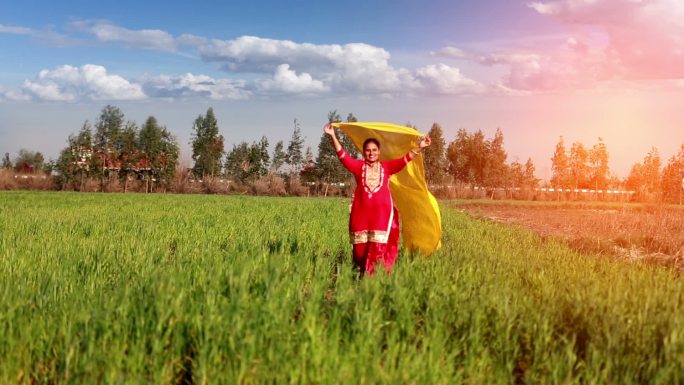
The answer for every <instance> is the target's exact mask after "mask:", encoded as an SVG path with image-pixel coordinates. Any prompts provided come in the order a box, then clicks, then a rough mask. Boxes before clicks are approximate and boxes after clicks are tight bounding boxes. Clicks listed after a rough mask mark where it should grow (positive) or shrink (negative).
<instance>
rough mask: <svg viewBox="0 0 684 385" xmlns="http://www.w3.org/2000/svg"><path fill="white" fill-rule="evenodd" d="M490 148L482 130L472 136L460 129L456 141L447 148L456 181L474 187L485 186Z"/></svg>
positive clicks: (452, 173) (450, 169)
mask: <svg viewBox="0 0 684 385" xmlns="http://www.w3.org/2000/svg"><path fill="white" fill-rule="evenodd" d="M488 147H489V144H488V143H487V141H486V140H485V136H484V134H483V133H482V130H477V131H476V132H475V133H474V134H472V135H471V134H468V132H466V131H465V130H464V129H459V130H458V132H457V133H456V139H454V141H453V142H451V143H449V146H448V147H447V158H448V160H449V171H450V173H451V175H452V176H453V177H454V180H455V181H458V182H462V183H466V184H470V185H472V186H484V185H485V182H486V181H485V175H486V172H487V170H486V167H487V157H488V153H489V149H488Z"/></svg>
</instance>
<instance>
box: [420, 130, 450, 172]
mask: <svg viewBox="0 0 684 385" xmlns="http://www.w3.org/2000/svg"><path fill="white" fill-rule="evenodd" d="M428 136H429V137H430V139H432V145H431V146H430V147H427V148H426V149H425V150H424V154H423V164H424V165H425V179H426V181H427V183H428V185H441V184H443V183H444V182H445V181H446V177H447V170H448V168H449V163H448V161H447V158H446V142H445V141H444V136H443V134H442V126H440V125H439V123H433V124H432V127H431V128H430V131H429V132H428Z"/></svg>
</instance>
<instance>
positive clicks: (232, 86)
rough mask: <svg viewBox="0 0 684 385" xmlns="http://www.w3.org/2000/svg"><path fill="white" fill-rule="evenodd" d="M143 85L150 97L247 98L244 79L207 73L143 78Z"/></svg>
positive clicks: (248, 92) (248, 93)
mask: <svg viewBox="0 0 684 385" xmlns="http://www.w3.org/2000/svg"><path fill="white" fill-rule="evenodd" d="M142 82H143V87H144V89H145V92H146V94H148V95H149V96H150V97H158V98H172V99H176V98H198V97H199V98H201V97H207V98H209V99H213V100H239V99H247V98H249V96H250V94H251V93H250V91H248V90H246V87H245V86H246V83H245V81H243V80H231V79H214V78H212V77H210V76H207V75H194V74H192V73H186V74H184V75H181V76H167V75H160V76H155V77H149V78H146V79H143V81H142Z"/></svg>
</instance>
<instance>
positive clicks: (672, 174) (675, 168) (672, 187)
mask: <svg viewBox="0 0 684 385" xmlns="http://www.w3.org/2000/svg"><path fill="white" fill-rule="evenodd" d="M662 190H663V199H664V200H665V201H667V202H671V203H679V204H682V200H683V199H684V144H682V145H681V147H680V148H679V153H677V155H675V156H673V157H672V158H670V160H669V161H668V163H667V165H666V166H665V168H664V169H663V181H662Z"/></svg>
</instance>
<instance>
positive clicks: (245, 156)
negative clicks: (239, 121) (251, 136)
mask: <svg viewBox="0 0 684 385" xmlns="http://www.w3.org/2000/svg"><path fill="white" fill-rule="evenodd" d="M249 157H250V148H249V144H247V142H245V141H243V142H241V143H240V144H238V145H233V149H232V150H230V151H229V152H228V154H227V155H226V165H225V168H226V175H227V176H228V178H230V179H232V180H234V181H237V182H240V183H245V182H246V181H247V179H248V178H249V176H250V170H251V164H250V160H249Z"/></svg>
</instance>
